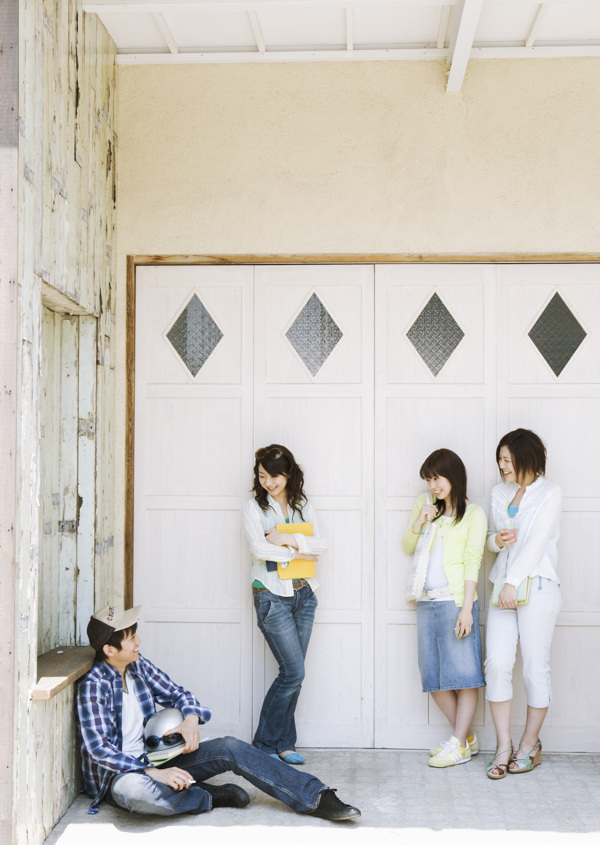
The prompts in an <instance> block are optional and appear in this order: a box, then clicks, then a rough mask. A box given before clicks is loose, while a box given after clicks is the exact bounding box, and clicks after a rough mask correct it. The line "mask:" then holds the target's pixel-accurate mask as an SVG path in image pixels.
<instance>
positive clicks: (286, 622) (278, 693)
mask: <svg viewBox="0 0 600 845" xmlns="http://www.w3.org/2000/svg"><path fill="white" fill-rule="evenodd" d="M254 607H255V609H256V618H257V622H258V627H259V628H260V630H261V631H262V633H263V635H264V638H265V639H266V641H267V643H268V644H269V648H270V649H271V651H272V652H273V656H274V657H275V659H276V660H277V662H278V664H279V675H278V676H277V677H276V678H275V680H274V681H273V683H272V684H271V687H270V688H269V691H268V692H267V694H266V696H265V700H264V702H263V706H262V709H261V712H260V720H259V722H258V728H257V729H256V733H255V735H254V740H253V742H252V744H253V745H254V746H255V747H256V748H260V750H261V751H266V752H267V753H268V754H274V753H275V752H279V751H295V750H296V721H295V718H294V715H295V712H296V704H297V703H298V696H299V695H300V690H301V689H302V681H303V680H304V658H305V657H306V650H307V649H308V643H309V640H310V635H311V632H312V627H313V621H314V618H315V610H316V609H317V597H316V596H315V594H314V593H313V591H312V590H311V588H310V587H302V588H301V589H300V590H295V591H294V595H293V596H289V597H288V596H277V595H275V594H274V593H271V592H270V591H269V590H265V591H264V592H260V593H258V592H257V593H254Z"/></svg>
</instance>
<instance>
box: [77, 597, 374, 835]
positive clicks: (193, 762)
mask: <svg viewBox="0 0 600 845" xmlns="http://www.w3.org/2000/svg"><path fill="white" fill-rule="evenodd" d="M140 610H141V608H140V607H135V608H133V609H131V610H126V611H123V610H121V609H119V608H116V607H112V606H109V607H105V608H104V609H103V610H100V611H98V612H97V613H96V614H94V616H92V617H91V619H90V622H89V625H88V629H87V632H88V638H89V641H90V644H91V646H92V648H93V649H94V650H95V652H96V661H95V663H94V665H93V667H92V669H90V671H89V672H88V673H87V675H85V676H84V677H83V678H82V679H81V681H80V682H79V685H78V688H77V716H78V728H79V732H80V737H81V766H82V775H83V785H84V788H85V791H86V792H87V793H88V795H89V796H90V797H91V798H93V802H92V805H91V807H90V810H89V812H90V813H97V812H98V805H99V804H100V802H101V801H102V800H103V799H104V798H106V800H107V801H108V803H109V804H112V805H113V806H116V807H123V808H125V809H127V810H129V811H130V812H133V813H154V814H158V815H163V816H171V815H176V814H178V813H190V814H196V813H203V812H206V811H207V810H212V809H214V808H215V807H245V806H246V805H247V804H248V803H249V802H250V798H249V796H248V793H247V792H246V791H245V790H244V789H242V787H241V786H238V785H237V784H233V783H228V784H223V785H216V784H209V783H206V782H205V781H206V780H207V779H208V778H212V777H214V776H215V775H219V774H221V773H223V772H234V773H235V774H236V775H241V776H242V777H244V778H246V780H248V781H250V783H252V784H254V786H256V787H258V789H261V790H262V791H263V792H266V793H267V794H268V795H271V796H272V797H273V798H277V799H279V800H280V801H283V803H284V804H287V805H288V807H291V808H292V809H294V810H296V812H298V813H304V814H306V815H313V816H317V817H318V818H322V819H329V820H330V821H347V820H349V819H355V818H357V817H358V816H360V810H358V809H357V808H356V807H351V806H349V805H348V804H344V803H342V801H340V799H339V798H338V797H337V796H336V794H335V791H334V790H333V789H329V788H328V787H327V786H325V784H324V783H322V782H321V781H320V780H319V779H318V778H316V777H314V776H313V775H310V774H308V773H307V772H299V771H297V770H296V769H293V768H292V767H291V766H288V765H286V764H285V763H283V762H282V761H281V760H279V759H276V758H274V757H270V756H269V755H268V754H265V753H264V752H262V751H259V750H258V749H256V748H254V747H253V746H252V745H249V744H248V743H247V742H242V741H241V740H239V739H235V738H234V737H231V736H228V737H223V738H221V739H212V740H207V741H205V742H202V743H201V742H200V738H199V734H198V725H199V724H203V723H204V722H205V721H208V719H210V710H207V709H206V708H205V707H202V705H201V704H200V702H199V701H198V700H197V699H196V698H195V697H194V696H193V695H192V693H191V692H189V691H188V690H186V689H184V688H183V687H180V686H178V685H177V684H175V683H174V682H173V681H172V680H171V679H170V678H169V677H168V675H166V674H165V673H164V672H162V671H161V670H160V669H157V668H156V667H155V666H153V665H152V663H150V661H149V660H146V658H144V657H142V655H141V654H140V652H139V647H140V638H139V637H138V635H137V633H136V631H137V622H138V619H139V615H140ZM157 704H158V705H161V706H163V707H174V708H176V709H178V710H180V711H181V713H182V715H183V717H184V718H183V722H182V723H181V724H179V725H178V726H177V727H176V728H173V729H172V730H171V731H167V733H166V734H165V735H167V734H169V733H175V732H176V733H179V734H181V735H182V737H183V740H185V748H184V749H183V751H182V753H181V754H180V755H179V756H177V757H175V758H174V759H172V760H169V761H168V763H165V764H164V765H162V766H153V765H152V764H151V763H150V761H149V759H148V758H147V757H146V756H145V748H144V725H145V723H146V722H147V721H148V719H149V718H150V717H151V716H152V715H153V714H154V713H155V712H156V705H157Z"/></svg>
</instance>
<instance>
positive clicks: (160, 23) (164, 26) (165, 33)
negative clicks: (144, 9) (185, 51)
mask: <svg viewBox="0 0 600 845" xmlns="http://www.w3.org/2000/svg"><path fill="white" fill-rule="evenodd" d="M152 17H153V18H154V22H155V24H156V26H157V27H158V28H159V30H160V34H161V35H162V37H163V38H164V39H165V41H166V44H167V47H168V48H169V50H170V51H171V53H178V52H179V47H178V46H177V42H176V41H175V37H174V35H173V33H172V32H171V27H170V26H169V24H168V23H167V21H166V20H165V16H164V15H163V14H162V12H154V14H153V15H152Z"/></svg>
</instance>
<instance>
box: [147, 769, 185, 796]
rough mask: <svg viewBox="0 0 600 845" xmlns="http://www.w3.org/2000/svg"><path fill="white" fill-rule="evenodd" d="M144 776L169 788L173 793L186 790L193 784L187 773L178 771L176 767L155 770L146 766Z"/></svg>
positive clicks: (181, 770)
mask: <svg viewBox="0 0 600 845" xmlns="http://www.w3.org/2000/svg"><path fill="white" fill-rule="evenodd" d="M146 774H147V775H148V777H151V778H152V780H155V781H157V782H158V783H164V784H166V785H167V786H170V787H171V789H174V790H175V792H181V790H182V789H188V788H189V787H190V786H191V785H192V784H193V783H194V782H195V781H194V778H193V777H192V776H191V774H190V773H189V772H186V771H184V770H183V769H178V768H177V766H172V767H171V768H170V769H156V768H155V767H154V766H148V768H147V769H146Z"/></svg>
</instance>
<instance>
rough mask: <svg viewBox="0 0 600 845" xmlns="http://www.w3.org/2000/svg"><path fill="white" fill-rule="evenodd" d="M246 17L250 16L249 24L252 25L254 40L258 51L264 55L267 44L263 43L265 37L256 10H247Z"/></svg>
mask: <svg viewBox="0 0 600 845" xmlns="http://www.w3.org/2000/svg"><path fill="white" fill-rule="evenodd" d="M248 17H249V18H250V26H251V27H252V32H253V33H254V40H255V41H256V46H257V47H258V52H259V53H260V54H261V55H263V56H264V54H265V53H266V52H267V45H266V44H265V37H264V35H263V32H262V27H261V25H260V21H259V19H258V12H248Z"/></svg>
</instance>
